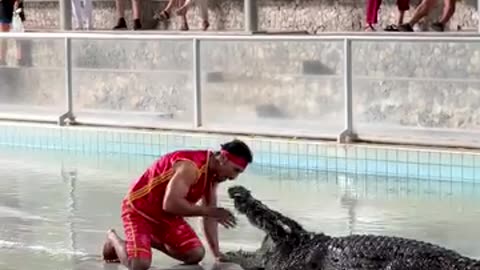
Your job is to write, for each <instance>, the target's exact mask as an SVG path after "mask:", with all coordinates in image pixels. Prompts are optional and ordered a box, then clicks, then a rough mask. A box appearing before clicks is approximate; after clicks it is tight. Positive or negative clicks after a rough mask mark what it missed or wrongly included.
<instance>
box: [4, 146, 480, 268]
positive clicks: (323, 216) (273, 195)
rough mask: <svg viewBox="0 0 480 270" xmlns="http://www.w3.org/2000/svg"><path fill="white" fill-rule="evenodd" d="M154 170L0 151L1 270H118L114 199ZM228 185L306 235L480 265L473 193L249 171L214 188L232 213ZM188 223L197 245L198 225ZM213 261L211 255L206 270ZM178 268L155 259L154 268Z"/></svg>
mask: <svg viewBox="0 0 480 270" xmlns="http://www.w3.org/2000/svg"><path fill="white" fill-rule="evenodd" d="M151 162H153V158H151V157H144V156H126V155H123V156H95V155H81V154H75V153H62V152H47V151H39V150H31V149H19V148H16V149H13V148H8V147H2V148H0V181H1V183H0V269H5V270H8V269H12V270H13V269H17V270H21V269H93V270H94V269H116V266H108V265H107V266H106V265H104V264H103V263H102V262H101V261H100V260H99V258H100V253H99V251H100V250H101V245H102V243H103V241H104V238H105V232H106V230H107V229H109V228H115V229H117V231H118V232H119V233H120V234H121V235H122V237H123V231H122V227H121V223H120V201H121V199H122V197H123V196H124V194H125V192H126V191H127V189H128V186H129V184H130V182H131V181H133V180H134V179H135V178H136V177H137V176H138V175H140V174H141V173H142V172H143V170H144V169H145V168H146V167H147V166H148V165H149V164H150V163H151ZM232 184H242V185H245V186H246V187H247V188H249V189H251V190H252V191H253V194H254V195H255V196H256V197H258V198H259V199H261V200H263V201H264V202H265V203H266V204H268V205H269V206H270V207H272V208H274V209H277V210H280V211H281V212H283V213H285V214H286V215H289V216H290V217H292V218H294V219H296V220H298V221H299V222H300V223H301V224H303V225H304V226H305V227H306V228H307V229H310V230H315V231H322V232H325V233H327V234H331V235H347V234H351V233H374V234H387V235H396V236H403V237H410V238H416V239H419V240H424V241H430V242H433V243H436V244H440V245H442V246H445V247H448V248H451V249H455V250H457V251H459V252H460V253H462V254H464V255H467V256H471V257H476V258H478V257H480V246H479V245H478V243H479V242H480V234H478V228H479V225H480V209H479V208H478V205H479V203H480V187H478V185H477V186H475V185H474V184H461V183H452V182H436V181H420V180H416V179H395V178H383V177H367V176H362V175H345V174H336V173H320V172H308V171H292V170H290V171H289V170H283V169H278V168H266V167H259V166H252V167H251V168H249V169H248V172H247V173H245V174H244V175H242V176H241V177H240V179H238V180H237V181H236V182H235V183H227V184H225V187H224V188H221V189H220V192H221V194H220V203H221V204H222V205H223V206H226V207H229V208H232V203H231V201H230V200H229V199H228V197H227V195H226V189H227V187H228V186H230V185H232ZM189 221H190V222H191V224H192V225H193V226H194V228H195V229H196V230H197V232H198V233H199V234H200V235H201V237H203V233H202V230H201V227H200V223H199V220H198V219H190V220H189ZM262 236H263V233H262V232H260V231H259V230H258V229H256V228H254V227H252V226H251V225H250V224H248V223H247V221H246V219H245V218H244V217H243V216H239V224H238V226H237V228H235V229H232V230H226V229H223V228H221V230H220V239H221V247H222V249H223V250H224V251H226V250H231V249H237V248H244V249H254V248H256V247H257V246H258V245H259V243H260V241H261V239H262ZM210 262H211V256H210V254H209V255H208V256H207V258H206V259H205V265H206V266H205V267H206V268H207V266H208V265H209V263H210ZM177 263H178V262H177V261H175V260H173V259H169V258H168V257H166V256H164V255H162V254H161V253H159V252H155V253H154V266H155V267H157V268H159V269H162V268H163V269H165V268H166V267H169V266H174V265H176V264H177ZM109 267H113V268H109ZM118 269H125V268H123V267H119V268H118Z"/></svg>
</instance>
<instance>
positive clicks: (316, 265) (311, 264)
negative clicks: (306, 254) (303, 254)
mask: <svg viewBox="0 0 480 270" xmlns="http://www.w3.org/2000/svg"><path fill="white" fill-rule="evenodd" d="M310 269H318V264H317V263H316V262H311V263H310Z"/></svg>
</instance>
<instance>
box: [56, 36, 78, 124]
mask: <svg viewBox="0 0 480 270" xmlns="http://www.w3.org/2000/svg"><path fill="white" fill-rule="evenodd" d="M64 72H65V78H64V80H65V98H66V110H67V112H66V113H64V114H62V115H61V116H60V117H59V120H58V124H59V125H61V126H63V125H65V119H68V120H69V122H73V121H75V117H74V115H73V90H72V88H73V85H72V40H71V39H70V38H68V37H66V38H65V71H64Z"/></svg>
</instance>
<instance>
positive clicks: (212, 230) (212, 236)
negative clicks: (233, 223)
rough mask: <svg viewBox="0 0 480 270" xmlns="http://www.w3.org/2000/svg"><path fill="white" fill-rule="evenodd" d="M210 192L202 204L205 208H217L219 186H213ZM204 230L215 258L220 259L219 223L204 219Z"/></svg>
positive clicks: (211, 219) (214, 220) (207, 218)
mask: <svg viewBox="0 0 480 270" xmlns="http://www.w3.org/2000/svg"><path fill="white" fill-rule="evenodd" d="M208 190H209V192H208V193H207V194H206V195H205V196H204V198H203V200H202V204H203V205H204V206H205V207H217V185H216V184H213V185H212V187H211V188H210V189H208ZM203 229H204V232H205V236H206V238H207V242H208V245H209V246H210V250H211V251H212V253H213V256H215V258H219V257H220V247H219V243H218V222H217V220H216V219H213V218H210V217H206V216H204V217H203Z"/></svg>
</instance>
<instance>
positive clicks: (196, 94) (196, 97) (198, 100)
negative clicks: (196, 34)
mask: <svg viewBox="0 0 480 270" xmlns="http://www.w3.org/2000/svg"><path fill="white" fill-rule="evenodd" d="M192 82H193V124H194V126H195V127H201V126H202V71H201V63H200V40H198V39H196V38H194V39H193V76H192Z"/></svg>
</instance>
